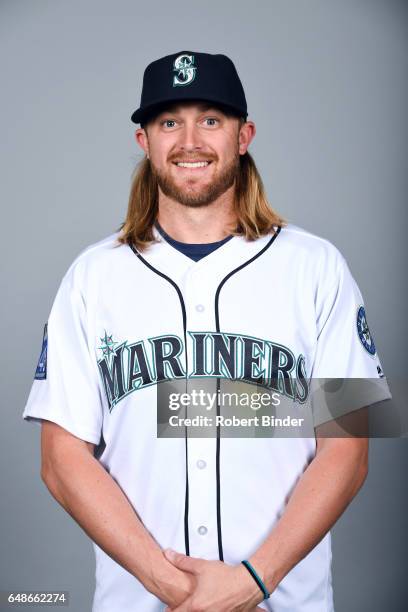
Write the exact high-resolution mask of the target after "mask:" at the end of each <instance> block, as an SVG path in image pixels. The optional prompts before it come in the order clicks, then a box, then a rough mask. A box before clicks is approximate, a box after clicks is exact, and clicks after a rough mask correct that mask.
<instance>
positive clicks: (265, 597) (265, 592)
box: [241, 561, 271, 599]
mask: <svg viewBox="0 0 408 612" xmlns="http://www.w3.org/2000/svg"><path fill="white" fill-rule="evenodd" d="M241 563H242V564H243V565H245V567H246V568H247V570H248V572H249V573H250V574H251V576H252V578H253V579H254V580H255V582H256V583H257V585H258V586H259V588H260V589H261V591H262V593H263V594H264V599H268V598H269V597H270V596H271V594H270V593H268V589H267V588H266V586H265V585H264V583H263V582H262V580H261V579H260V577H259V576H258V574H257V573H256V571H255V570H254V568H253V567H252V565H251V564H250V563H249V561H241Z"/></svg>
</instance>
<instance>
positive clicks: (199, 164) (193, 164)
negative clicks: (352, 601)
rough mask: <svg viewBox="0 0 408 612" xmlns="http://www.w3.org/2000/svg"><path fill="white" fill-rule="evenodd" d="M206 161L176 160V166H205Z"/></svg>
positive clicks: (206, 164)
mask: <svg viewBox="0 0 408 612" xmlns="http://www.w3.org/2000/svg"><path fill="white" fill-rule="evenodd" d="M208 163H209V162H207V161H205V162H177V165H178V166H181V167H182V168H204V167H205V166H208Z"/></svg>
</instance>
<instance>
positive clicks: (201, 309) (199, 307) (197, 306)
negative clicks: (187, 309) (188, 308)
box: [195, 304, 205, 312]
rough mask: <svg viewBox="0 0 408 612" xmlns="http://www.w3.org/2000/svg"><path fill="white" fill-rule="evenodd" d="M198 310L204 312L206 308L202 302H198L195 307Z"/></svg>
mask: <svg viewBox="0 0 408 612" xmlns="http://www.w3.org/2000/svg"><path fill="white" fill-rule="evenodd" d="M195 309H196V311H197V312H204V310H205V308H204V306H203V305H202V304H197V305H196V307H195Z"/></svg>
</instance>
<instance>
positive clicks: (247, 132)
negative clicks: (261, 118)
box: [238, 121, 256, 155]
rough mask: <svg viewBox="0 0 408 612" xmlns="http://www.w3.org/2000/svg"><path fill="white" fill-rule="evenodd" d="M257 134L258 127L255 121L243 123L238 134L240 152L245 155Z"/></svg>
mask: <svg viewBox="0 0 408 612" xmlns="http://www.w3.org/2000/svg"><path fill="white" fill-rule="evenodd" d="M255 134H256V127H255V123H254V122H253V121H246V122H245V123H244V124H243V125H241V127H240V130H239V135H238V144H239V153H240V155H244V153H246V152H247V149H248V147H249V145H250V142H251V140H252V139H253V138H254V136H255Z"/></svg>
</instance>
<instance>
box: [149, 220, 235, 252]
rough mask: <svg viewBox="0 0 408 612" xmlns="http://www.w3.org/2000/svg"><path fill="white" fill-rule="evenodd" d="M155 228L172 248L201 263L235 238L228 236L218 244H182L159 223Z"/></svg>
mask: <svg viewBox="0 0 408 612" xmlns="http://www.w3.org/2000/svg"><path fill="white" fill-rule="evenodd" d="M155 226H156V228H157V231H158V232H159V233H160V234H161V235H162V236H163V238H164V239H165V240H166V241H167V242H168V243H169V244H171V246H172V247H174V248H175V249H177V250H178V251H180V252H181V253H183V255H186V256H187V257H190V258H191V259H193V260H194V261H199V260H200V259H202V258H203V257H206V256H207V255H209V254H210V253H212V252H213V251H215V250H216V249H218V248H219V247H220V246H222V245H223V244H225V243H226V242H228V240H231V238H232V237H233V236H227V237H226V238H223V239H222V240H218V241H217V242H206V243H203V244H197V243H190V242H180V241H179V240H175V239H174V238H172V237H171V236H169V235H168V233H167V232H166V231H165V230H164V229H163V228H162V226H161V225H160V224H159V222H158V221H155Z"/></svg>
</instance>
